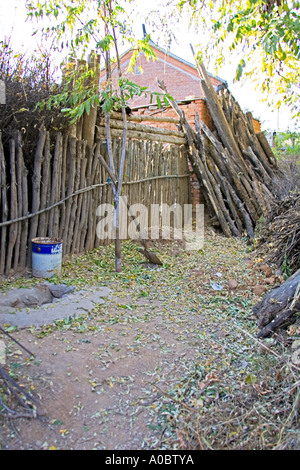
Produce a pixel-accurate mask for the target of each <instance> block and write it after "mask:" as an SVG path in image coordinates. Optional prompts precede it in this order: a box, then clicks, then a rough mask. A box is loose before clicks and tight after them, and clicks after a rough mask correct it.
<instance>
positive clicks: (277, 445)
mask: <svg viewBox="0 0 300 470" xmlns="http://www.w3.org/2000/svg"><path fill="white" fill-rule="evenodd" d="M155 250H156V251H157V252H158V253H159V256H160V259H162V260H163V266H159V267H157V266H153V265H150V264H148V263H145V262H144V261H143V259H142V257H141V255H140V254H139V252H138V247H137V245H135V244H134V243H132V242H124V243H123V266H124V269H123V272H122V273H115V272H114V266H113V246H112V245H108V246H104V247H99V248H98V249H96V250H93V251H92V252H90V253H87V254H85V255H79V256H72V257H69V258H68V259H66V260H65V261H64V263H63V270H62V274H61V276H59V277H57V278H54V279H52V282H59V283H62V282H63V283H67V284H70V285H75V286H76V288H77V289H81V288H83V287H86V286H88V285H90V286H93V285H101V286H109V287H110V288H111V290H112V292H113V295H112V296H111V298H110V299H106V300H105V303H103V304H102V303H101V304H100V303H99V304H96V305H95V307H94V309H93V310H91V311H89V312H87V314H86V315H83V316H82V317H79V318H78V317H77V318H75V317H74V316H72V312H71V311H70V312H68V314H67V315H66V318H65V319H64V320H60V321H56V322H54V323H53V324H51V325H47V326H44V327H39V328H34V327H32V328H30V329H27V330H21V331H17V332H15V334H16V335H18V338H19V339H20V340H21V339H22V341H23V342H25V344H28V343H29V344H30V345H31V349H32V346H33V345H34V346H35V349H36V357H35V358H34V359H32V358H31V359H28V358H26V359H25V358H24V359H22V358H20V357H18V356H16V351H15V350H14V345H13V344H9V346H8V353H7V362H8V367H9V369H10V372H11V373H13V374H14V376H15V377H16V378H17V379H18V380H19V381H21V382H22V384H23V386H24V387H25V388H26V390H27V391H30V392H31V393H33V394H34V395H35V396H37V397H39V398H40V399H41V402H42V404H43V406H44V408H45V410H46V411H45V415H44V416H42V418H41V419H37V420H31V421H30V423H28V420H27V421H26V420H24V419H22V418H20V420H18V422H16V423H14V426H13V428H12V427H11V425H10V421H9V419H6V416H5V413H4V412H3V410H2V415H3V417H2V418H0V419H1V420H2V431H1V433H0V442H1V446H2V448H3V449H4V448H7V449H18V448H21V449H23V448H24V449H27V448H30V449H34V448H43V449H50V448H51V449H142V448H143V449H199V450H200V449H244V450H246V449H263V450H265V449H299V448H300V436H299V401H300V400H299V393H300V392H299V369H297V367H295V365H294V364H293V363H292V362H291V351H290V348H289V347H287V346H288V345H290V343H291V340H292V339H293V340H294V339H295V338H296V337H297V334H298V337H299V331H298V330H294V333H293V335H292V336H290V337H288V335H285V336H283V335H281V334H276V335H275V336H274V337H272V338H271V339H266V340H265V341H264V342H259V341H258V340H257V339H256V338H255V336H256V333H257V324H256V320H255V319H254V318H253V317H252V313H251V312H252V306H253V305H254V304H255V303H256V302H257V300H258V297H257V296H256V295H255V294H254V292H253V287H254V286H256V285H257V284H261V285H264V282H265V279H264V277H263V273H262V272H261V271H260V270H259V269H258V268H257V265H256V260H255V259H251V254H249V253H248V251H249V249H248V246H247V244H246V241H245V240H240V239H228V238H225V237H223V236H221V235H216V236H208V237H206V239H205V243H204V247H203V249H202V250H199V251H198V252H188V251H185V250H184V247H183V246H181V245H180V243H175V242H173V243H172V242H167V241H164V242H162V241H159V242H156V244H155ZM35 282H36V280H34V279H29V278H19V279H16V280H15V282H14V285H15V286H23V285H30V284H31V283H32V284H34V283H35ZM10 283H11V281H10ZM220 285H221V287H222V289H220V288H219V286H220ZM216 286H217V288H216ZM8 287H9V284H5V282H4V283H3V287H2V288H3V289H5V288H8ZM66 313H67V312H66ZM295 331H296V333H295ZM297 331H298V333H297ZM295 334H296V336H295ZM16 357H18V366H16V365H15V363H16ZM20 359H21V360H20ZM0 390H1V389H0ZM0 396H1V391H0ZM4 399H5V400H6V401H7V400H8V401H9V400H10V399H11V398H10V397H4V398H3V400H4ZM54 423H56V424H54Z"/></svg>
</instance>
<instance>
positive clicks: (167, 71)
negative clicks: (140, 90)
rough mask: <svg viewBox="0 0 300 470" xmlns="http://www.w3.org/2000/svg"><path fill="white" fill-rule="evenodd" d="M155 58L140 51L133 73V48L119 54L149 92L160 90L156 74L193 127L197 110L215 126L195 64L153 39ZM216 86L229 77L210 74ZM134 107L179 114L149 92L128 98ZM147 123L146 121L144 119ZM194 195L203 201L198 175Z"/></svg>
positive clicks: (144, 111)
mask: <svg viewBox="0 0 300 470" xmlns="http://www.w3.org/2000/svg"><path fill="white" fill-rule="evenodd" d="M149 44H150V46H151V47H152V49H153V51H154V53H155V55H156V60H154V61H153V60H150V61H148V60H147V58H146V57H145V54H143V53H140V55H139V57H138V59H137V62H136V64H135V68H134V73H132V72H129V71H128V66H129V63H130V59H131V57H132V54H133V50H132V49H130V50H128V51H126V52H125V53H124V54H123V55H122V56H121V58H120V61H121V70H122V73H123V76H125V77H128V79H129V80H131V81H133V82H135V83H136V84H138V85H140V86H142V87H147V88H148V90H149V92H152V93H153V92H154V93H155V92H161V90H160V89H159V87H158V84H157V78H158V79H159V80H162V81H163V82H164V83H165V85H166V88H167V90H168V93H169V94H170V95H171V96H172V97H173V98H174V99H175V100H176V102H177V103H178V104H179V106H180V108H181V109H182V110H183V111H184V113H185V115H186V117H187V119H188V121H189V123H190V124H191V125H192V126H193V127H194V126H195V118H196V114H198V116H199V119H201V120H202V121H203V122H205V124H206V125H207V126H208V127H209V128H212V120H211V116H210V113H209V110H208V108H207V105H206V101H205V97H204V94H203V92H202V89H201V80H200V77H199V74H198V71H197V68H196V66H195V65H193V64H191V63H190V62H188V61H186V60H185V59H182V58H180V57H178V56H176V55H174V54H172V53H171V52H169V51H166V50H165V49H163V48H161V47H160V46H158V45H157V44H155V43H154V42H152V41H151V40H150V42H149ZM102 73H103V75H102V79H104V71H102ZM208 75H209V77H210V79H211V82H212V85H213V87H214V88H215V89H216V90H218V88H219V87H227V82H226V80H224V79H222V78H220V77H216V76H214V75H212V74H210V73H209V74H208ZM129 105H130V107H131V110H132V112H133V113H134V114H141V115H150V114H151V115H155V116H163V117H172V118H177V115H176V113H175V111H174V110H173V109H172V108H171V107H166V106H164V102H163V100H162V108H159V107H158V106H157V104H156V100H155V97H154V99H153V100H152V103H151V100H150V93H148V94H147V96H144V95H142V96H140V97H135V98H134V99H132V100H131V101H130V102H129ZM144 124H147V122H144ZM149 124H150V125H151V126H155V125H156V126H159V127H167V128H172V126H173V128H174V129H176V127H175V125H174V124H173V125H172V124H170V123H157V124H154V123H153V122H151V123H150V122H149ZM254 126H255V130H256V132H260V123H259V122H258V121H254ZM191 196H192V201H193V203H194V204H196V203H202V202H203V201H202V198H201V192H200V187H199V182H198V180H197V178H196V177H195V175H192V176H191Z"/></svg>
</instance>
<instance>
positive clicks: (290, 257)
mask: <svg viewBox="0 0 300 470" xmlns="http://www.w3.org/2000/svg"><path fill="white" fill-rule="evenodd" d="M255 254H256V255H257V256H258V257H263V258H264V261H265V262H266V263H267V264H271V265H274V266H276V267H277V268H278V269H280V270H281V271H282V273H283V274H285V275H287V276H290V275H292V274H294V273H295V272H296V271H297V270H298V269H300V192H299V191H297V192H295V193H291V194H290V195H289V196H288V197H286V198H285V199H283V200H282V201H279V202H277V203H276V204H274V205H273V208H272V210H271V211H270V214H269V215H268V217H267V218H266V220H265V222H264V224H263V226H262V228H261V230H260V231H259V233H258V236H257V240H256V250H255Z"/></svg>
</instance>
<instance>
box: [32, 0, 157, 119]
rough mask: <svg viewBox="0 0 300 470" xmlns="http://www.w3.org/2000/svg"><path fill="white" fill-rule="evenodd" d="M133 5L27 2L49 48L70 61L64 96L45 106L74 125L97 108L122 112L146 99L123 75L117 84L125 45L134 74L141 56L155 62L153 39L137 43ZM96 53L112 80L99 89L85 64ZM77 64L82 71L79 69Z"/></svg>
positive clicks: (104, 0) (109, 0) (108, 0)
mask: <svg viewBox="0 0 300 470" xmlns="http://www.w3.org/2000/svg"><path fill="white" fill-rule="evenodd" d="M130 3H131V0H123V2H122V4H123V5H124V6H121V4H120V2H118V1H116V0H96V1H95V0H65V1H54V0H44V1H40V0H27V1H26V6H27V10H28V17H29V18H30V19H32V20H34V19H36V20H37V22H38V24H41V31H42V33H43V35H44V36H45V37H46V40H47V41H48V43H49V44H50V43H51V44H52V47H53V51H54V53H55V54H56V55H57V56H64V57H66V56H68V60H67V64H66V63H65V64H64V67H63V73H64V82H63V85H64V87H63V90H62V91H61V92H60V93H58V94H55V95H52V96H51V97H50V99H48V100H47V101H45V100H44V101H43V102H42V103H41V105H42V106H44V107H45V106H47V107H48V108H49V109H50V108H52V107H61V109H62V111H63V112H64V113H65V114H66V116H68V117H69V118H70V120H71V123H74V122H75V121H76V120H77V119H78V118H79V117H80V116H81V115H82V114H83V113H84V112H87V113H89V111H90V109H91V107H93V106H98V105H100V104H101V105H102V106H103V110H104V111H106V112H110V111H111V110H112V108H114V109H116V108H121V107H122V106H125V105H126V102H127V101H128V100H129V99H130V98H133V97H134V96H140V95H141V94H143V93H146V91H147V90H146V88H145V87H140V86H138V85H137V84H135V83H134V82H132V81H131V80H129V79H128V78H124V77H123V76H122V74H120V73H119V76H118V80H115V81H113V80H112V73H113V71H114V69H115V70H116V69H117V61H118V56H119V49H118V48H119V46H120V44H122V45H123V44H128V45H130V47H132V48H133V55H132V59H131V61H130V63H129V66H128V70H129V71H130V70H132V69H133V67H134V64H135V61H136V59H137V57H138V54H139V53H140V52H141V51H142V52H143V53H144V54H145V55H146V57H147V59H148V60H150V59H155V54H154V52H153V51H152V49H151V47H150V46H149V37H146V38H143V39H139V40H135V39H134V36H133V34H132V29H131V18H130V17H129V15H128V14H127V12H126V5H129V4H130ZM91 50H93V51H94V54H95V57H97V58H99V64H98V65H99V67H101V68H105V69H106V80H104V81H103V82H102V87H101V88H100V89H99V87H98V85H97V84H96V82H95V80H94V81H93V80H92V79H93V77H94V74H95V70H93V69H91V68H89V67H88V65H87V64H84V62H83V60H82V59H84V58H85V57H86V55H87V53H88V52H90V51H91ZM75 64H76V66H75ZM116 75H117V74H116Z"/></svg>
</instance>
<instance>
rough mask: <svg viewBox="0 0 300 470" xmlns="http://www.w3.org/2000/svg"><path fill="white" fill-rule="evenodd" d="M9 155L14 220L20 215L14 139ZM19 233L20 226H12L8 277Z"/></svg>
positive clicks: (11, 215)
mask: <svg viewBox="0 0 300 470" xmlns="http://www.w3.org/2000/svg"><path fill="white" fill-rule="evenodd" d="M9 153H10V210H9V213H10V217H11V218H12V219H14V218H16V217H17V213H18V199H17V198H18V196H17V181H16V143H15V140H14V139H13V138H12V139H10V141H9ZM17 233H18V224H17V223H15V224H11V225H10V227H9V233H8V246H7V257H6V269H5V273H6V275H7V276H8V275H9V274H11V272H12V271H13V265H12V258H13V249H14V246H15V243H16V239H17Z"/></svg>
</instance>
